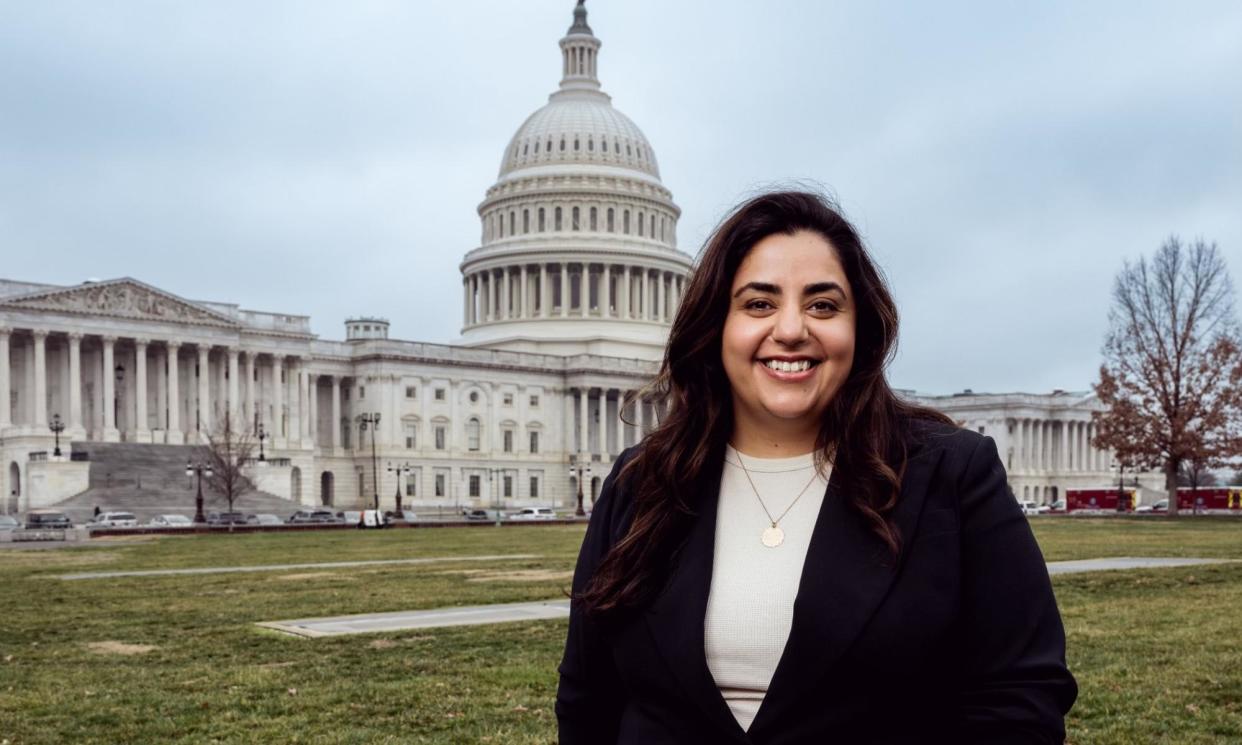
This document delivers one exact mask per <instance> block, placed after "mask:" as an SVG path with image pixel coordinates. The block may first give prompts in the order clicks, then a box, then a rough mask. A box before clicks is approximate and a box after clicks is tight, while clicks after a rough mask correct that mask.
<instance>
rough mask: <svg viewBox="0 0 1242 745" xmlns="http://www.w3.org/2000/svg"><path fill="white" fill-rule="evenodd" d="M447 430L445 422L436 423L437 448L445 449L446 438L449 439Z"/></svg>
mask: <svg viewBox="0 0 1242 745" xmlns="http://www.w3.org/2000/svg"><path fill="white" fill-rule="evenodd" d="M447 434H448V433H447V432H445V431H444V425H443V424H437V425H436V450H443V449H444V443H445V440H447V439H448V437H447Z"/></svg>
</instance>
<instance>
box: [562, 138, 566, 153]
mask: <svg viewBox="0 0 1242 745" xmlns="http://www.w3.org/2000/svg"><path fill="white" fill-rule="evenodd" d="M561 152H562V153H563V152H565V138H564V137H562V138H561Z"/></svg>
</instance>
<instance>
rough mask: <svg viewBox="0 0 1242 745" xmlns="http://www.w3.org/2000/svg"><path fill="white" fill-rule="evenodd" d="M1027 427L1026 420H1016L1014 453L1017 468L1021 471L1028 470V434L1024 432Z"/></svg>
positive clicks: (1014, 423) (1014, 426)
mask: <svg viewBox="0 0 1242 745" xmlns="http://www.w3.org/2000/svg"><path fill="white" fill-rule="evenodd" d="M1025 426H1026V420H1025V419H1015V420H1014V422H1013V433H1014V437H1013V453H1014V460H1015V461H1016V466H1017V469H1016V470H1019V471H1022V470H1024V469H1025V468H1026V433H1025V432H1024V431H1023V429H1024V427H1025Z"/></svg>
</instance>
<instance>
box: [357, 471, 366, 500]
mask: <svg viewBox="0 0 1242 745" xmlns="http://www.w3.org/2000/svg"><path fill="white" fill-rule="evenodd" d="M357 474H358V496H360V497H365V496H366V495H367V485H366V480H365V479H363V477H362V469H361V468H359V469H358V470H357Z"/></svg>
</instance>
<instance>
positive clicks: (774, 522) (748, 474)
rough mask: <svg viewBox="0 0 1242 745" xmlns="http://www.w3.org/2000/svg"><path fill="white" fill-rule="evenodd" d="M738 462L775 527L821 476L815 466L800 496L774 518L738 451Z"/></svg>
mask: <svg viewBox="0 0 1242 745" xmlns="http://www.w3.org/2000/svg"><path fill="white" fill-rule="evenodd" d="M735 452H736V451H735ZM737 462H738V464H740V465H741V466H742V473H744V474H746V481H747V482H749V483H750V490H751V491H753V492H754V493H755V499H758V500H759V506H760V507H762V508H763V513H764V514H765V515H767V516H768V520H769V521H770V522H771V523H772V527H773V528H775V527H777V525H776V524H777V523H779V522H780V521H781V520H784V519H785V515H788V514H789V511H790V510H792V509H793V506H794V505H795V504H797V503H798V500H799V499H802V495H803V494H806V490H807V489H810V488H811V484H814V483H815V480H816V479H817V478H819V469H817V468H813V469H812V471H813V473H812V474H811V480H810V481H808V482H806V486H804V487H802V491H800V492H798V496H796V497H794V498H793V501H792V502H790V503H789V506H788V507H786V508H785V511H784V512H782V513H781V514H780V516H779V517H775V518H773V517H772V513H771V512H770V511H769V510H768V506H767V505H766V504H764V503H763V497H761V496H759V490H758V489H757V488H755V482H754V480H753V479H752V478H751V477H750V471H749V470H747V468H746V461H744V460H742V454H741V453H740V452H738V453H737Z"/></svg>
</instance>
